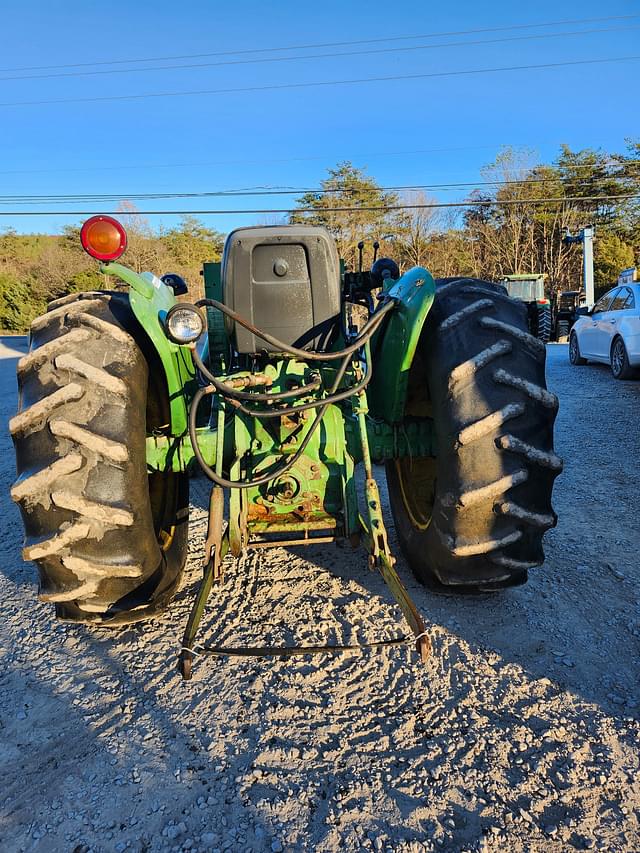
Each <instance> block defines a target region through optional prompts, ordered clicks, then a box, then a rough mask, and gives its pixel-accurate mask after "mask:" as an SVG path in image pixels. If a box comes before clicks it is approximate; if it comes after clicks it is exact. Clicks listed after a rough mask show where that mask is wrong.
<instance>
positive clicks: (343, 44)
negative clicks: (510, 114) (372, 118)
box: [0, 14, 640, 74]
mask: <svg viewBox="0 0 640 853" xmlns="http://www.w3.org/2000/svg"><path fill="white" fill-rule="evenodd" d="M639 17H640V15H637V14H636V15H607V16H604V17H597V18H571V19H564V20H559V21H558V20H555V21H542V22H540V23H535V24H510V25H507V26H502V27H481V28H476V29H469V30H449V31H444V32H443V31H440V32H435V33H417V34H412V35H403V36H382V37H378V38H371V39H355V40H354V39H351V40H348V41H331V42H314V43H312V44H297V45H288V46H280V47H259V48H248V49H247V48H245V49H240V50H226V51H219V50H217V51H212V52H209V53H186V54H179V55H173V56H151V57H144V58H140V57H136V58H133V59H108V60H98V61H95V60H94V61H93V62H72V63H65V64H61V65H27V66H19V67H17V68H16V67H14V68H0V74H9V73H12V72H16V71H46V70H55V69H58V68H89V67H95V66H98V65H130V64H134V63H144V62H160V61H169V62H171V61H174V60H179V59H204V58H206V57H209V56H242V55H248V54H254V53H280V52H283V51H291V50H314V49H316V48H325V47H347V46H349V45H360V44H384V43H386V42H398V41H417V40H419V39H423V38H444V37H449V36H461V35H476V34H479V33H498V32H511V31H516V30H529V29H540V28H542V27H556V26H557V27H560V26H569V25H573V24H595V23H604V22H605V21H628V20H633V19H637V18H639Z"/></svg>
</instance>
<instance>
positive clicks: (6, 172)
mask: <svg viewBox="0 0 640 853" xmlns="http://www.w3.org/2000/svg"><path fill="white" fill-rule="evenodd" d="M557 144H559V143H557V142H548V141H546V142H545V141H542V142H540V141H539V142H537V143H536V145H538V146H539V145H557ZM499 147H500V148H511V149H514V150H522V149H526V148H530V147H531V144H525V143H505V144H503V145H501V146H499ZM495 148H496V145H495V144H492V145H459V146H452V147H448V148H416V149H412V150H407V151H368V152H351V153H350V154H349V157H348V158H346V157H344V156H340V155H335V154H313V155H309V156H306V157H278V158H260V159H259V160H249V159H247V158H242V159H240V160H212V161H208V162H204V163H198V162H191V163H133V164H121V165H119V166H83V167H80V168H72V169H68V168H67V169H0V175H43V174H45V175H48V174H69V173H72V172H74V173H75V172H114V171H123V170H136V171H138V170H140V169H194V168H202V167H209V166H234V165H238V164H240V165H256V164H260V165H265V164H271V163H302V162H309V161H311V160H325V161H331V160H333V161H336V162H340V161H341V160H345V159H350V160H354V159H356V158H357V159H365V158H379V157H409V156H413V155H418V154H450V153H454V152H458V151H482V150H486V149H491V150H495ZM621 162H627V163H632V162H636V161H633V160H631V159H627V160H626V161H620V160H604V161H602V162H600V163H598V164H596V165H597V166H598V167H599V166H606V165H620V164H621ZM638 162H640V161H638ZM546 165H548V164H546V163H538V164H537V165H534V166H532V167H531V168H532V169H535V168H541V167H543V166H546ZM571 168H573V169H592V168H594V164H575V165H573V166H572V167H571ZM262 189H266V187H262Z"/></svg>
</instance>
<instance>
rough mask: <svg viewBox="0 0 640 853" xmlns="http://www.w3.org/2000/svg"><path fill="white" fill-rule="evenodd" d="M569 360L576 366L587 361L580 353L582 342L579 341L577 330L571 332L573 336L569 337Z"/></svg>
mask: <svg viewBox="0 0 640 853" xmlns="http://www.w3.org/2000/svg"><path fill="white" fill-rule="evenodd" d="M569 361H570V362H571V364H573V365H574V366H575V365H578V364H586V363H587V359H586V358H583V357H582V356H581V355H580V344H579V343H578V336H577V335H576V333H575V332H571V337H570V338H569Z"/></svg>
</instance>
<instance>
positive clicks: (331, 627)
mask: <svg viewBox="0 0 640 853" xmlns="http://www.w3.org/2000/svg"><path fill="white" fill-rule="evenodd" d="M23 349H24V339H7V338H4V339H2V343H0V359H1V360H0V392H1V401H2V402H1V406H2V411H1V412H0V416H1V418H2V430H1V432H0V441H1V442H2V454H1V457H0V477H1V485H2V495H3V497H2V500H3V507H2V512H1V513H0V539H1V541H2V544H3V559H2V562H1V564H0V596H1V600H2V624H1V628H0V630H1V632H2V643H1V651H0V654H1V656H2V666H1V667H0V691H1V701H0V849H1V850H2V851H6V853H13V851H27V850H29V851H31V850H37V851H65V853H66V851H68V853H88V851H95V853H98V851H124V850H132V851H161V850H162V851H168V850H171V851H186V850H192V851H196V850H200V851H214V850H230V851H233V852H234V853H235V851H256V853H258V851H267V853H268V851H283V850H284V851H298V850H301V851H302V850H308V851H352V850H383V851H422V850H429V851H430V850H437V851H438V850H446V851H463V850H466V851H509V853H511V852H512V851H538V850H540V851H542V850H544V851H545V853H549V851H566V850H573V849H578V850H582V849H597V850H606V851H637V850H640V770H639V751H640V749H639V737H638V735H639V729H640V726H639V723H638V719H639V716H640V678H639V676H640V663H639V652H640V567H639V565H638V551H639V546H640V485H639V481H638V459H639V458H640V437H639V436H640V424H639V417H638V416H639V413H640V382H636V383H633V382H616V381H615V380H614V379H613V378H612V376H611V374H610V372H609V371H608V369H607V368H605V367H597V366H587V367H582V368H571V367H570V366H569V365H568V362H567V348H566V346H565V345H551V346H550V347H549V349H548V377H549V385H550V387H551V388H552V389H553V390H554V391H555V392H556V393H557V394H558V395H559V397H560V404H561V405H560V414H559V418H558V423H557V439H556V449H557V451H558V452H559V453H560V455H561V456H563V457H564V459H565V471H564V473H563V474H562V475H561V477H560V478H559V479H558V480H557V485H556V492H555V508H556V510H557V512H558V515H559V518H560V521H559V524H558V527H557V528H556V529H555V530H553V531H551V532H550V533H549V534H548V536H547V537H546V549H547V561H546V563H545V565H544V567H542V568H541V569H538V570H534V571H533V572H532V577H531V580H530V582H529V584H528V585H526V586H525V587H520V588H518V589H514V590H511V591H508V592H506V593H502V594H497V595H495V596H491V597H481V598H468V599H457V598H454V597H436V596H433V595H431V594H427V593H426V592H425V591H424V590H423V589H422V588H420V587H418V586H417V585H416V584H415V582H413V580H412V578H411V575H410V573H409V571H408V568H407V566H406V564H405V563H403V561H402V560H400V561H399V569H400V572H401V574H402V576H403V578H404V579H405V581H406V583H407V585H408V587H409V588H410V591H411V593H412V595H413V596H414V598H415V601H416V603H417V605H418V607H419V609H420V610H421V611H422V613H423V614H424V616H425V618H426V620H427V624H428V625H429V626H430V632H431V637H432V640H433V645H434V654H433V657H432V659H431V661H430V662H429V664H428V665H427V666H422V665H420V664H419V663H418V662H417V660H416V658H415V657H414V655H413V653H412V651H411V650H410V648H409V647H392V648H388V649H386V650H384V651H380V652H364V653H361V654H356V655H354V656H349V657H342V658H335V659H326V660H325V659H322V658H307V659H295V660H288V661H282V660H275V661H252V660H249V661H247V660H240V661H226V660H205V661H200V662H198V663H197V665H196V669H195V676H194V680H193V681H192V682H190V683H189V684H183V683H182V682H181V681H180V679H179V677H178V674H177V672H176V669H175V658H176V652H177V649H178V647H179V636H180V634H181V631H182V628H183V626H184V622H185V619H186V615H187V611H188V607H189V602H190V596H191V594H192V592H193V590H194V586H195V584H196V582H197V580H198V576H199V572H198V566H199V557H200V549H201V546H202V541H203V536H204V532H205V509H204V508H205V506H206V500H207V487H206V483H205V482H204V481H203V480H202V479H198V480H195V481H194V483H193V505H194V506H193V512H192V528H193V530H192V543H191V548H192V550H191V559H190V562H189V566H188V571H187V574H186V577H185V581H184V583H183V586H182V589H181V592H180V594H179V596H178V599H177V600H176V601H175V603H174V604H173V605H172V606H171V608H170V609H169V611H168V613H166V614H165V615H164V616H163V617H162V618H161V619H159V620H158V621H156V622H155V623H153V624H150V625H142V626H136V627H134V628H131V629H126V630H123V629H121V630H119V631H111V632H107V631H104V630H97V629H91V630H90V629H88V628H85V627H83V626H69V625H62V624H56V623H55V622H54V621H53V620H52V612H51V607H50V606H48V605H44V604H40V603H38V601H37V598H36V588H35V582H34V577H35V572H34V568H33V566H31V565H28V564H24V563H22V561H21V558H20V547H21V539H22V531H21V526H20V521H19V516H18V512H17V509H16V508H15V507H14V506H13V504H12V503H11V501H10V500H9V497H8V490H9V487H10V485H11V483H12V480H13V477H14V461H13V454H12V449H11V443H10V440H9V438H8V434H7V427H6V422H7V420H8V418H9V416H10V415H11V414H13V412H14V411H15V406H16V400H15V379H14V376H15V364H16V360H17V357H18V356H19V354H20V352H21V351H22V350H23ZM380 473H381V475H382V472H380ZM382 479H384V478H383V476H382ZM388 520H389V522H390V521H391V520H390V515H388ZM392 544H395V543H393V540H392ZM397 550H398V549H397V545H396V551H397ZM399 620H400V617H399V611H398V608H397V607H396V606H395V605H393V604H392V603H391V597H390V595H389V594H388V592H387V591H386V589H385V588H384V585H383V584H382V583H381V581H380V580H379V578H378V577H377V576H376V575H373V574H370V573H369V572H368V570H367V568H366V559H365V556H364V553H363V552H352V551H350V550H347V549H344V550H343V549H337V548H335V547H332V546H325V547H320V546H318V547H315V548H310V549H308V550H306V551H304V550H302V549H299V550H295V551H294V550H290V551H286V550H282V549H275V550H273V551H271V552H266V553H263V554H260V555H258V554H257V553H256V552H252V553H251V554H250V555H249V556H248V557H247V558H245V559H243V560H240V561H239V562H237V563H234V562H233V561H231V562H230V563H229V566H228V570H227V582H226V585H225V586H224V587H223V588H222V589H221V590H219V591H218V592H217V593H216V594H215V596H213V597H212V601H211V603H210V606H209V609H208V611H207V619H206V632H207V634H208V635H209V637H215V638H216V639H217V640H220V641H223V642H227V643H232V644H233V645H240V644H243V643H251V644H256V643H259V642H263V641H264V642H274V643H278V642H283V641H287V642H290V641H296V642H307V643H310V642H322V641H327V640H329V641H334V642H336V641H337V642H354V641H363V640H373V639H376V638H379V637H391V636H394V635H395V634H397V633H398V632H399V631H404V626H403V625H402V624H401V623H400V622H399Z"/></svg>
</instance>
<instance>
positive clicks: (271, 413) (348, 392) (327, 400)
mask: <svg viewBox="0 0 640 853" xmlns="http://www.w3.org/2000/svg"><path fill="white" fill-rule="evenodd" d="M371 376H372V371H371V367H370V366H369V365H367V373H366V375H365V377H364V378H363V379H361V380H360V382H358V383H357V384H356V385H352V386H351V387H350V388H346V389H345V390H344V391H340V392H339V393H337V394H330V395H329V396H328V397H324V398H322V399H321V400H314V401H313V402H311V403H303V404H302V405H300V406H288V407H286V408H282V409H248V408H247V407H246V406H243V405H242V403H237V402H234V401H233V400H231V401H230V402H231V405H232V406H233V407H234V408H235V409H237V410H238V411H240V412H244V414H245V415H251V416H252V417H255V418H261V419H262V418H282V417H286V416H288V415H295V414H296V412H306V411H308V410H309V409H317V408H318V406H324V405H329V406H330V405H332V404H333V403H339V402H340V401H341V400H346V399H348V398H349V397H352V396H353V395H354V394H358V393H360V391H363V390H364V389H365V388H366V387H367V385H368V384H369V382H370V381H371Z"/></svg>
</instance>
